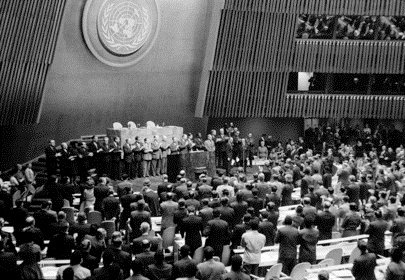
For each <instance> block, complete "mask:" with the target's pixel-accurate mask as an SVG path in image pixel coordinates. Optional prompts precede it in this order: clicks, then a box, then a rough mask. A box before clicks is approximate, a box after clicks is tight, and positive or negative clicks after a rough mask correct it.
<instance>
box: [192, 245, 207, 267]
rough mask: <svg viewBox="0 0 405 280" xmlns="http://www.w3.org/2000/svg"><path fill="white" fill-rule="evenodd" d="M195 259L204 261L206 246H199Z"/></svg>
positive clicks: (197, 261) (196, 261) (199, 261)
mask: <svg viewBox="0 0 405 280" xmlns="http://www.w3.org/2000/svg"><path fill="white" fill-rule="evenodd" d="M193 260H194V261H195V263H202V262H203V260H204V247H203V246H201V247H198V248H197V249H196V250H195V252H194V255H193Z"/></svg>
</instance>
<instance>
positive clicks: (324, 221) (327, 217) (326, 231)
mask: <svg viewBox="0 0 405 280" xmlns="http://www.w3.org/2000/svg"><path fill="white" fill-rule="evenodd" d="M330 206H331V205H330V202H329V201H325V203H324V204H323V211H322V212H320V213H318V214H317V216H316V218H315V225H316V226H317V227H318V230H319V240H326V239H332V229H333V226H334V225H335V223H336V217H335V215H333V214H332V213H331V212H330V211H329V208H330Z"/></svg>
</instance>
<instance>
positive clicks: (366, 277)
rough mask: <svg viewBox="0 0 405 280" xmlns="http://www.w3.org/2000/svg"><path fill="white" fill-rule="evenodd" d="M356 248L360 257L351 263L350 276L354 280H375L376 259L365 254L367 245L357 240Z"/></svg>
mask: <svg viewBox="0 0 405 280" xmlns="http://www.w3.org/2000/svg"><path fill="white" fill-rule="evenodd" d="M357 247H358V248H359V249H360V252H361V254H360V256H359V257H358V258H356V259H355V260H354V262H353V267H352V274H353V276H354V279H355V280H376V277H375V274H374V268H375V267H376V266H377V261H376V259H377V257H376V255H375V254H373V253H368V252H367V244H366V242H365V241H364V240H359V242H358V245H357Z"/></svg>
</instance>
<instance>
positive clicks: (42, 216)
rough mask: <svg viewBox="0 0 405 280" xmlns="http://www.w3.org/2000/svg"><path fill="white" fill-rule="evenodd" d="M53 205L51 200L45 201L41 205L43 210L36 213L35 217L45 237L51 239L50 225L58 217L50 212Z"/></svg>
mask: <svg viewBox="0 0 405 280" xmlns="http://www.w3.org/2000/svg"><path fill="white" fill-rule="evenodd" d="M51 205H52V202H51V201H44V202H43V203H42V206H41V210H38V211H37V212H35V213H34V219H35V223H36V225H37V227H38V228H39V229H40V230H41V232H42V233H43V235H44V238H45V239H47V240H49V239H50V238H51V237H52V236H51V233H52V231H51V227H50V226H49V225H51V224H53V223H56V222H57V219H56V216H55V215H52V214H51V213H49V212H48V210H50V207H51Z"/></svg>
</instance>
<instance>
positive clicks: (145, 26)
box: [101, 3, 150, 50]
mask: <svg viewBox="0 0 405 280" xmlns="http://www.w3.org/2000/svg"><path fill="white" fill-rule="evenodd" d="M114 6H115V3H110V4H109V5H108V6H107V7H106V8H105V9H104V13H103V16H102V20H101V21H102V25H101V29H102V31H103V35H104V38H105V40H106V42H107V43H108V44H109V46H110V47H112V48H116V49H117V50H119V49H124V50H131V49H136V48H138V47H139V45H140V44H141V43H142V42H143V41H144V40H145V39H146V38H147V36H148V34H149V29H150V22H149V14H148V10H147V9H145V8H144V7H143V8H142V9H141V11H140V10H138V12H139V14H142V17H141V20H142V24H141V29H140V32H138V33H137V35H138V36H134V39H133V40H132V41H131V43H129V44H123V43H121V42H117V41H116V40H115V38H114V34H113V33H112V32H111V28H110V25H109V23H110V20H109V18H110V15H111V11H113V8H114Z"/></svg>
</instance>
